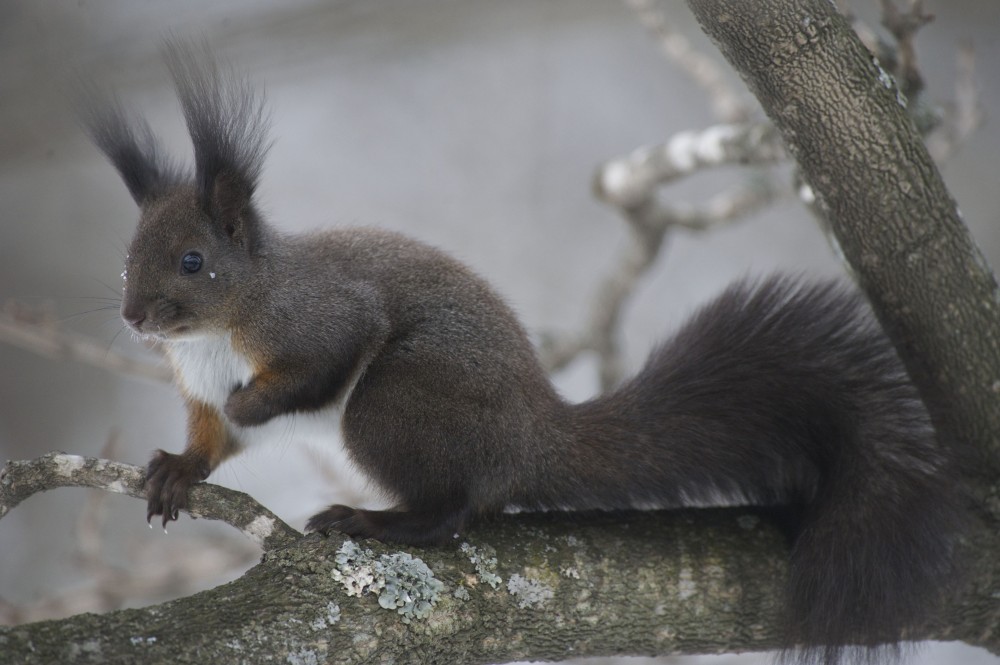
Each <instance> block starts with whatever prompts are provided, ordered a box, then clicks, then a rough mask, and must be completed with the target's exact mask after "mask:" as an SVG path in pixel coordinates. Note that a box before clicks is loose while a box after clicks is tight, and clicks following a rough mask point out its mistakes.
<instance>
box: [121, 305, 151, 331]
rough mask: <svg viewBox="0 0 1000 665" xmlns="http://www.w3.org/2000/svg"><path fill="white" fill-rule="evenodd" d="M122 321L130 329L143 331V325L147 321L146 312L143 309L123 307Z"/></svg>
mask: <svg viewBox="0 0 1000 665" xmlns="http://www.w3.org/2000/svg"><path fill="white" fill-rule="evenodd" d="M122 319H123V320H124V321H125V323H127V324H128V325H129V327H130V328H132V329H133V330H136V331H140V330H142V324H143V323H144V322H145V321H146V311H145V310H144V309H143V308H141V307H134V306H124V307H122Z"/></svg>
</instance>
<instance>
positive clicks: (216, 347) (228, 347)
mask: <svg viewBox="0 0 1000 665" xmlns="http://www.w3.org/2000/svg"><path fill="white" fill-rule="evenodd" d="M167 353H168V355H169V356H170V360H171V362H172V364H173V366H174V371H175V372H176V374H177V380H178V382H179V383H180V384H181V389H182V390H183V391H184V393H185V394H186V395H187V396H188V397H191V398H193V399H196V400H198V401H201V402H205V403H206V404H211V405H213V406H216V407H218V408H219V410H221V409H222V407H224V406H225V404H226V400H227V399H228V398H229V395H230V393H232V392H233V389H235V388H236V387H237V386H240V385H243V384H245V383H247V382H249V381H250V379H251V377H252V376H253V367H252V366H251V364H250V361H249V360H248V359H247V358H246V356H244V355H243V354H242V353H240V352H238V351H237V350H236V349H235V348H233V343H232V339H231V338H230V336H229V335H228V334H224V335H209V336H205V337H199V338H197V339H190V340H183V341H176V342H172V343H171V344H169V345H168V346H167Z"/></svg>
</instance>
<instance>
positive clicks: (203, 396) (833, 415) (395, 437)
mask: <svg viewBox="0 0 1000 665" xmlns="http://www.w3.org/2000/svg"><path fill="white" fill-rule="evenodd" d="M167 58H168V63H169V65H170V69H171V71H172V74H173V78H174V80H175V83H176V88H177V92H178V95H179V97H180V100H181V104H182V106H183V111H184V115H185V118H186V121H187V126H188V129H189V132H190V135H191V138H192V140H193V143H194V149H195V169H194V173H193V175H191V174H189V173H188V172H186V171H184V170H182V169H180V168H178V167H176V166H174V165H173V164H172V163H171V162H170V161H168V160H167V159H166V158H165V157H164V156H163V154H162V152H161V150H160V148H159V147H158V146H157V143H156V141H155V139H154V137H153V134H152V132H151V131H150V129H149V127H148V126H147V125H146V124H145V122H144V121H142V120H141V119H139V118H136V117H134V116H132V115H130V114H129V113H127V112H126V111H125V109H124V107H123V106H122V105H121V104H120V103H119V102H118V101H117V100H111V101H105V102H103V103H101V104H100V105H96V104H95V105H93V106H92V107H91V110H90V111H89V112H88V115H87V124H88V127H89V130H90V132H91V134H92V136H93V137H94V139H95V141H96V143H97V144H98V146H99V147H100V148H101V149H102V150H103V151H104V152H105V153H106V154H107V156H108V157H109V158H110V160H111V162H112V163H113V165H114V166H115V167H116V168H117V170H118V171H119V173H120V174H121V176H122V178H123V179H124V181H125V184H126V185H127V187H128V189H129V192H130V193H131V195H132V197H133V198H134V199H135V201H136V203H137V204H138V205H139V207H140V208H141V217H140V220H139V224H138V229H137V231H136V233H135V237H134V238H133V240H132V242H131V245H130V247H129V251H128V257H127V259H126V265H125V273H124V276H125V288H124V297H123V300H122V305H121V315H122V318H123V319H124V321H125V322H126V324H127V325H128V327H129V328H131V329H132V330H133V331H135V333H137V334H138V335H140V336H145V337H151V338H154V339H156V340H159V341H160V342H162V343H163V345H164V347H165V348H166V351H167V353H168V355H169V357H170V360H171V362H172V364H173V367H174V369H175V371H176V377H177V383H178V384H179V386H180V389H181V392H182V393H183V396H184V399H185V401H186V403H187V410H188V443H187V448H186V449H185V450H184V452H183V453H181V454H180V455H175V454H171V453H167V452H164V451H162V450H161V451H157V452H156V454H155V455H154V457H153V460H152V461H151V462H150V464H149V468H148V475H147V481H146V483H147V495H148V510H147V519H151V518H152V517H153V516H157V515H162V520H163V523H164V525H166V523H167V522H168V521H169V520H175V519H177V517H178V514H179V511H180V510H182V509H184V508H185V506H186V502H187V492H188V489H189V487H190V486H191V485H192V484H194V483H198V482H200V481H202V480H204V479H205V478H207V477H208V475H209V474H210V473H211V472H212V470H213V469H215V468H216V467H217V466H218V465H219V464H220V463H221V462H222V461H223V460H225V459H226V458H228V457H230V456H232V455H235V454H237V453H239V452H240V450H241V449H242V448H243V447H244V446H245V445H246V442H247V441H248V439H249V438H253V435H254V433H255V432H257V431H259V428H258V426H260V425H262V424H263V423H267V422H268V421H270V420H272V419H275V418H277V417H293V418H297V419H302V418H312V419H313V420H314V421H315V422H318V423H319V424H320V426H323V427H327V428H333V427H335V426H336V424H335V423H336V420H335V419H334V416H333V414H332V413H331V411H332V410H333V409H334V408H336V407H339V408H341V409H342V420H341V428H342V433H343V439H344V443H345V446H346V448H347V451H348V453H349V455H350V457H351V459H352V460H353V461H354V462H355V463H356V464H357V466H358V467H359V468H360V469H361V470H363V471H364V472H365V473H367V475H369V476H370V477H371V478H372V479H374V480H375V481H377V483H378V484H379V485H380V486H381V487H382V488H384V489H385V490H387V491H388V492H389V493H390V494H392V495H393V496H395V497H396V499H397V500H398V505H397V507H396V508H394V509H392V510H385V511H373V510H361V509H356V508H351V507H347V506H340V505H337V506H331V507H329V508H327V509H326V510H324V511H322V512H320V513H318V514H316V515H315V516H314V517H312V518H311V519H310V520H309V522H308V525H307V528H308V529H310V530H317V531H322V532H327V531H330V530H333V531H340V532H343V533H345V534H348V535H350V536H352V537H358V538H377V539H380V540H386V541H395V542H401V543H407V544H411V545H426V544H434V543H443V542H446V541H448V540H449V539H450V538H451V537H452V536H453V534H455V533H456V532H458V531H461V530H462V529H463V528H465V527H466V526H467V525H468V524H469V523H470V522H472V521H473V520H475V519H476V518H478V517H481V516H484V515H490V514H496V513H498V512H500V511H502V510H503V509H504V508H506V507H510V506H517V507H521V508H525V509H556V510H580V509H601V510H614V509H626V508H630V507H635V506H644V505H645V506H648V505H658V506H664V507H676V506H682V505H685V504H687V503H690V502H701V503H704V502H708V501H713V500H717V499H718V497H723V498H724V499H725V501H727V502H731V503H745V504H755V505H761V506H785V507H787V508H788V509H789V510H790V511H791V512H792V513H793V514H794V515H795V518H796V520H795V531H794V539H793V544H792V551H791V574H790V584H789V600H788V603H789V605H788V607H789V609H788V613H787V623H788V625H787V639H788V641H789V644H790V648H792V649H795V651H794V655H795V657H797V658H800V659H801V660H803V661H811V662H824V663H835V662H838V661H839V660H840V659H841V657H842V656H843V655H844V653H845V648H846V647H845V645H858V646H855V647H851V649H852V651H851V654H849V655H852V654H853V653H854V651H858V652H859V653H860V654H861V656H862V657H864V658H870V659H878V658H880V657H882V656H883V655H887V654H888V655H889V656H891V654H892V653H893V651H892V648H891V647H884V646H879V645H885V644H890V645H891V644H893V643H895V642H897V641H898V640H900V639H901V638H902V637H903V634H904V631H905V630H906V628H907V627H910V626H912V625H914V624H915V623H917V622H920V621H922V620H924V619H925V617H926V616H927V614H928V613H929V612H930V611H931V610H932V608H933V607H934V604H935V599H936V598H937V596H938V594H939V592H940V591H941V589H942V587H943V586H944V585H945V584H947V583H948V579H949V572H950V571H951V570H952V567H953V562H952V554H951V550H952V545H953V542H954V539H955V536H956V531H957V525H958V524H960V523H961V522H962V519H961V515H962V513H961V509H960V501H959V500H958V498H957V497H956V493H957V490H956V489H955V487H956V484H955V482H954V480H953V474H952V471H951V469H952V467H953V464H952V462H951V458H950V455H949V453H948V451H947V450H946V448H945V447H944V446H942V445H941V444H940V443H939V442H938V441H937V440H936V437H935V434H934V431H933V429H932V427H931V424H930V421H929V418H928V415H927V413H926V411H925V408H924V406H923V404H922V402H921V400H920V398H919V396H918V394H917V392H916V390H915V388H914V387H913V386H912V385H911V383H910V381H909V379H908V377H907V374H906V372H905V370H904V368H903V366H902V364H901V363H900V361H899V359H898V357H897V356H896V353H895V351H894V349H893V347H892V346H891V345H890V343H889V342H888V341H887V339H886V338H885V336H884V335H883V333H882V331H881V329H880V328H879V326H878V324H877V322H876V321H875V319H874V317H873V316H872V314H871V313H870V311H869V309H868V307H867V306H866V304H865V303H864V302H863V300H862V299H861V297H860V296H859V295H858V294H857V293H855V292H854V291H853V290H851V289H848V288H846V287H843V286H839V285H837V284H835V283H829V282H824V283H816V284H810V283H804V282H802V281H801V280H797V279H792V278H788V277H781V276H778V277H772V278H769V279H764V280H761V281H757V282H741V283H737V284H736V285H734V286H732V287H730V288H729V289H728V290H727V291H725V292H724V293H723V294H722V295H721V296H719V297H718V298H717V299H715V300H714V301H713V302H711V303H710V304H708V305H707V306H705V307H704V308H703V309H701V310H700V311H699V312H697V313H696V314H695V316H694V317H693V318H692V319H691V320H690V321H688V322H687V323H686V324H685V325H684V326H683V327H682V328H681V329H680V331H679V332H677V333H676V334H675V335H674V336H673V338H672V339H670V340H669V341H667V342H666V343H665V344H663V345H662V346H660V347H659V348H657V349H656V350H655V351H653V353H652V354H651V356H650V357H649V360H648V361H647V363H646V365H645V366H644V367H643V368H642V369H641V370H640V371H639V373H638V374H637V375H636V376H635V377H633V378H632V379H630V380H628V381H627V382H625V383H624V384H623V385H621V386H620V387H619V388H617V389H615V390H613V391H611V392H609V393H608V394H605V395H602V396H600V397H597V398H595V399H592V400H590V401H587V402H584V403H581V404H568V403H566V402H565V401H564V400H563V399H561V398H560V396H559V395H558V394H557V393H556V391H555V390H554V389H553V387H552V385H551V383H550V381H549V379H548V377H547V376H546V374H545V372H544V371H543V369H542V367H541V366H540V365H539V362H538V361H537V359H536V356H535V352H534V350H533V349H532V345H531V343H530V342H529V339H528V337H527V335H526V334H525V332H524V329H523V328H522V327H521V325H520V324H519V323H518V320H517V318H516V317H515V315H514V313H513V312H512V311H511V309H510V308H509V307H508V306H507V305H506V304H505V303H504V301H503V300H502V299H501V298H500V297H499V296H498V295H497V294H496V293H495V292H494V291H493V289H491V288H490V286H489V285H487V284H486V283H485V282H484V281H483V280H482V279H481V278H479V277H478V276H477V275H475V274H474V273H473V272H472V271H470V270H469V269H468V268H466V267H465V266H463V265H462V264H460V263H459V262H458V261H456V260H454V259H452V258H450V257H449V256H447V255H446V254H444V253H442V252H440V251H438V250H436V249H434V248H432V247H429V246H427V245H425V244H422V243H420V242H417V241H415V240H412V239H410V238H407V237H404V236H402V235H398V234H395V233H389V232H386V231H380V230H375V229H370V228H345V229H337V230H332V231H324V232H316V233H311V234H307V235H297V236H295V235H287V234H283V233H281V232H279V231H277V230H275V229H274V228H272V227H271V226H270V225H268V223H267V222H266V221H265V220H264V218H263V216H262V215H261V213H260V212H259V210H258V208H257V207H256V205H255V203H254V190H255V188H256V185H257V181H258V177H259V175H260V172H261V168H262V163H263V159H264V156H265V153H266V152H267V149H268V145H269V144H268V139H267V136H266V131H267V126H268V124H269V120H268V115H267V113H266V111H265V106H264V102H263V97H262V96H260V95H257V94H256V93H255V92H254V91H253V89H252V88H251V87H250V85H249V84H248V83H247V82H246V80H245V79H243V78H241V77H240V76H238V75H236V74H234V73H233V72H232V71H230V70H228V69H224V68H222V67H220V66H219V65H218V64H217V63H216V62H215V61H214V60H213V59H212V58H211V57H210V56H209V55H208V54H207V53H203V52H200V51H198V50H194V49H190V48H188V47H184V46H180V45H176V44H173V45H170V46H168V49H167ZM852 657H853V655H852Z"/></svg>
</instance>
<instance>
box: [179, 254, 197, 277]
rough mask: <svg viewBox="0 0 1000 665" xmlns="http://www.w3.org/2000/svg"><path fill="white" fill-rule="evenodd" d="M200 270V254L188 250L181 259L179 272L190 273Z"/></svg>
mask: <svg viewBox="0 0 1000 665" xmlns="http://www.w3.org/2000/svg"><path fill="white" fill-rule="evenodd" d="M199 270H201V254H198V253H196V252H188V253H187V254H185V255H184V257H183V258H182V259H181V274H182V275H191V274H193V273H196V272H198V271H199Z"/></svg>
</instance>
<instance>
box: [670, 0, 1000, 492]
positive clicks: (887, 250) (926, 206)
mask: <svg viewBox="0 0 1000 665" xmlns="http://www.w3.org/2000/svg"><path fill="white" fill-rule="evenodd" d="M689 4H690V6H691V8H692V9H693V10H694V13H695V15H696V17H697V18H698V20H699V22H700V23H701V25H702V27H703V29H704V30H705V31H706V32H707V33H708V34H709V36H710V37H711V38H712V39H713V40H715V42H716V43H717V45H718V46H719V48H720V49H721V50H722V52H723V54H724V55H725V56H726V58H727V59H728V60H729V61H730V63H731V64H732V65H733V66H734V67H735V68H736V69H737V71H739V72H740V74H741V75H742V76H743V77H744V79H745V80H746V81H747V84H748V85H749V86H750V88H751V91H752V92H754V94H755V95H756V96H757V98H758V99H759V100H760V101H761V104H762V106H763V107H764V110H765V111H766V113H767V114H768V116H769V117H770V118H771V119H772V121H773V122H774V124H775V125H776V126H777V127H778V128H779V130H780V131H781V134H782V136H783V138H784V140H785V144H786V145H787V146H788V148H789V152H791V153H792V155H793V156H794V157H795V159H796V161H797V162H798V165H799V168H800V170H801V173H802V176H803V178H804V180H805V181H806V182H807V183H808V185H809V186H810V188H811V189H812V191H813V193H814V194H815V196H816V198H817V202H818V204H819V205H820V207H821V209H822V210H823V211H824V212H825V214H826V216H827V218H828V219H829V220H830V224H831V228H832V231H833V234H834V236H835V238H836V240H837V242H838V243H839V246H840V248H841V250H842V251H843V254H844V256H845V257H846V258H847V260H848V262H849V263H850V265H851V267H852V268H853V270H854V272H855V274H856V275H857V277H858V281H859V283H860V285H861V287H862V288H863V290H864V291H865V292H866V293H867V295H868V297H869V299H870V300H871V301H872V305H873V307H874V308H875V311H876V313H877V314H878V316H879V319H880V320H881V322H882V324H883V327H884V328H885V329H886V332H887V333H888V335H889V337H890V338H891V339H892V340H893V342H894V343H895V345H896V348H897V349H899V352H900V355H901V356H902V358H903V360H904V362H905V363H906V366H907V369H908V370H909V372H910V375H911V376H912V377H913V380H914V382H915V383H916V385H917V386H918V388H919V389H920V392H921V394H922V396H923V397H924V401H925V402H926V403H927V405H928V409H929V410H930V413H931V417H932V419H933V421H934V425H935V427H936V428H937V430H938V432H939V434H940V435H941V436H942V438H943V439H944V440H945V441H947V442H950V443H959V442H961V443H962V444H963V445H967V446H972V447H975V448H976V449H977V450H978V453H979V455H980V459H981V460H983V461H984V463H986V464H987V466H986V467H985V468H986V469H989V470H990V477H991V479H992V478H993V477H995V470H996V464H997V460H1000V409H997V408H996V403H997V401H996V400H997V393H998V391H1000V305H998V303H1000V290H998V288H997V283H996V280H995V278H994V276H993V273H992V271H991V270H990V268H989V265H988V264H987V263H986V260H985V259H984V258H983V256H982V254H981V253H980V251H979V250H978V248H977V247H976V246H975V244H974V242H973V241H972V239H971V237H970V236H969V233H968V231H967V229H966V228H965V226H964V225H963V224H962V220H961V215H960V213H959V211H958V208H957V206H956V205H955V202H954V200H952V198H951V195H950V194H949V193H948V191H947V189H946V188H945V186H944V183H943V181H942V180H941V177H940V174H939V173H938V170H937V167H936V166H935V165H934V162H933V160H932V159H931V158H930V155H929V154H928V152H927V149H926V148H925V146H924V143H923V141H922V140H921V137H920V135H919V134H918V132H917V131H916V129H915V127H914V125H913V123H912V122H911V121H910V119H909V117H908V116H907V114H906V110H905V109H904V108H903V106H902V105H901V103H900V101H899V99H900V98H899V94H898V91H897V90H896V88H895V86H894V85H893V83H892V79H891V78H890V77H889V76H888V75H886V74H885V72H884V71H882V70H881V69H880V67H879V66H878V63H877V62H873V60H872V56H871V53H869V52H868V51H867V50H866V49H865V48H864V46H862V44H861V43H860V41H859V40H858V38H857V35H856V34H855V33H854V31H853V30H851V29H850V26H849V25H848V24H847V21H846V20H845V19H844V18H843V17H842V16H841V15H839V14H838V13H837V12H836V9H835V8H834V6H833V5H832V4H831V3H829V2H825V1H824V0H768V1H763V2H755V3H746V2H741V1H739V0H689ZM981 468H982V467H981Z"/></svg>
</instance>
